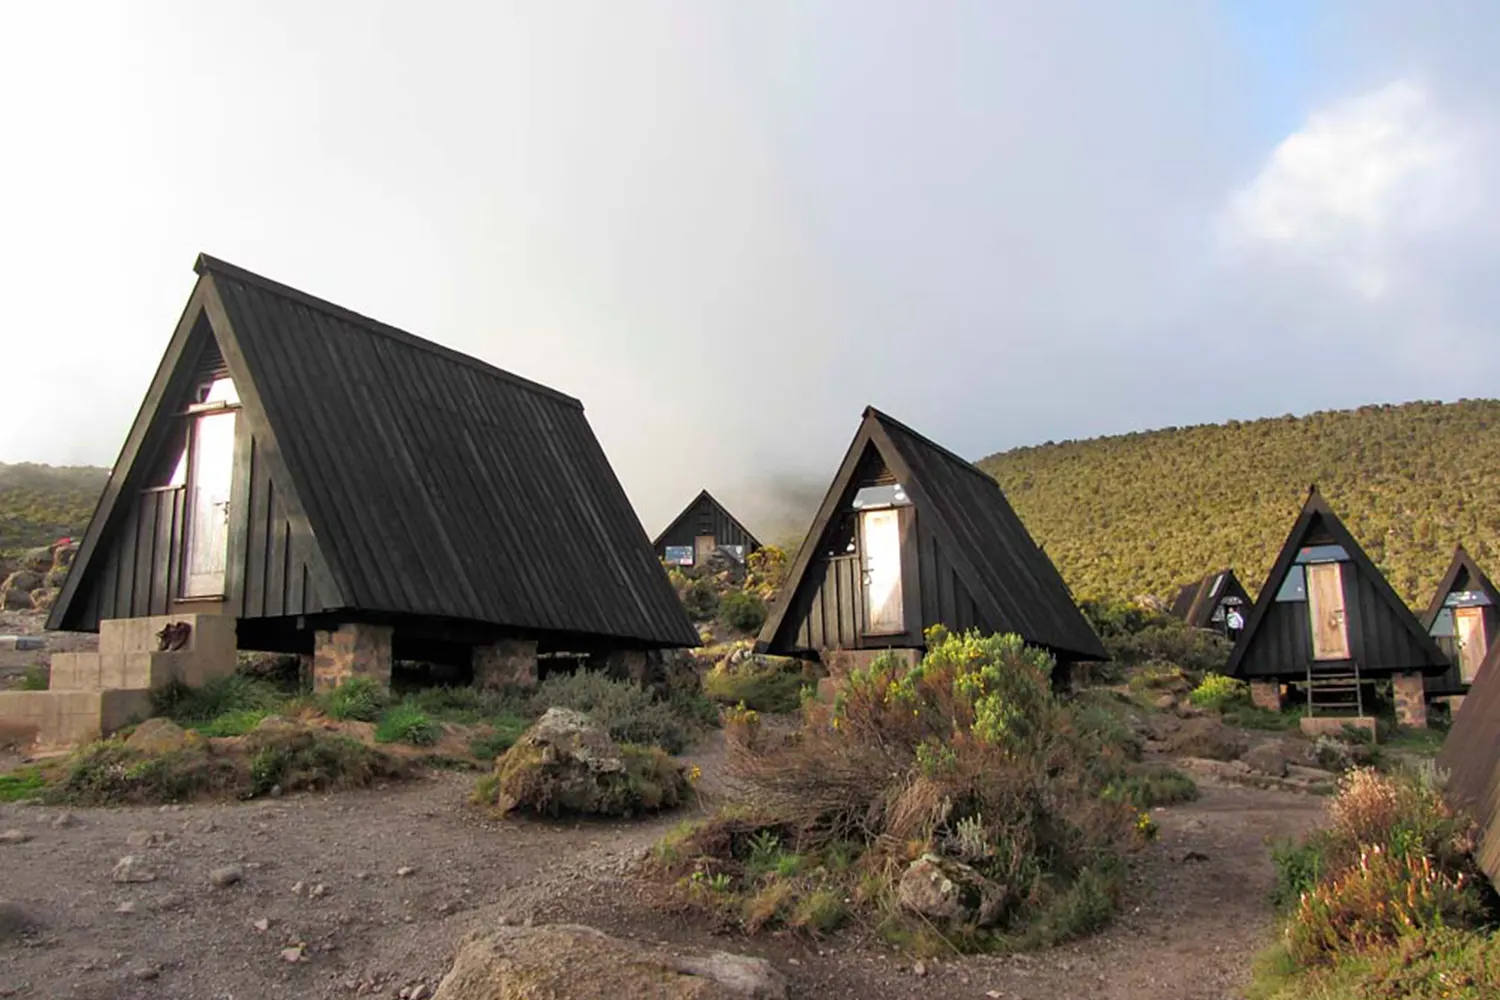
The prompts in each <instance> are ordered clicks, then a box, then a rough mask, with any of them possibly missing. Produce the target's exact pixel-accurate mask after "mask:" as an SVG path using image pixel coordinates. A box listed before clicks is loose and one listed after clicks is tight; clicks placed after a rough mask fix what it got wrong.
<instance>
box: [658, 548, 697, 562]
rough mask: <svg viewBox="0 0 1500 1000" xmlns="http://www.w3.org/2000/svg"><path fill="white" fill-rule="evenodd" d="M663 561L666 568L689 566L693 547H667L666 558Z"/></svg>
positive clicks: (691, 560)
mask: <svg viewBox="0 0 1500 1000" xmlns="http://www.w3.org/2000/svg"><path fill="white" fill-rule="evenodd" d="M664 561H665V562H666V564H667V565H668V566H691V565H692V564H693V547H692V546H691V545H668V546H667V557H666V559H665V560H664Z"/></svg>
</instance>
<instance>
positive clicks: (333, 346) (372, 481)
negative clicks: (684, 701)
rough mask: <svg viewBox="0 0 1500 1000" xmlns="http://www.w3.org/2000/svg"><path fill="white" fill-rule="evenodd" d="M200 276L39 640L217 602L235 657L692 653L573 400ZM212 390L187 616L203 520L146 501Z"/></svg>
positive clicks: (689, 634) (216, 271)
mask: <svg viewBox="0 0 1500 1000" xmlns="http://www.w3.org/2000/svg"><path fill="white" fill-rule="evenodd" d="M196 270H197V272H198V275H199V278H198V282H197V285H196V286H195V287H194V290H193V293H192V295H191V297H190V298H189V301H188V304H187V307H186V309H185V310H184V312H183V315H182V318H181V320H180V321H179V323H178V326H177V329H176V332H175V333H174V335H173V337H172V341H171V343H170V344H169V345H168V348H167V351H166V354H165V355H164V357H163V359H162V363H161V365H160V367H159V368H158V370H157V373H156V376H155V378H154V379H153V380H152V384H151V388H150V391H149V392H148V393H147V396H146V399H145V401H144V402H143V404H142V407H141V410H140V412H139V414H138V415H137V417H136V420H135V423H134V425H133V426H132V428H131V430H130V434H129V436H128V437H127V439H126V443H125V446H124V448H123V449H122V451H121V454H120V457H119V459H118V460H117V462H116V463H115V467H114V469H113V471H112V473H111V475H110V479H109V483H108V485H107V486H106V488H105V491H104V493H103V495H102V497H101V499H100V502H99V505H98V508H97V509H96V511H95V514H94V517H93V520H92V521H91V522H90V525H89V528H88V531H87V532H86V534H85V536H84V538H83V541H82V544H81V545H80V549H79V554H78V558H77V560H76V561H75V564H74V567H73V569H72V571H71V572H70V573H69V574H68V579H67V583H66V585H65V587H64V588H63V590H62V593H61V594H60V596H59V599H58V601H57V604H56V605H55V606H54V608H53V610H52V614H51V617H50V619H49V625H50V626H51V627H54V628H64V629H75V630H94V629H97V627H98V623H99V621H100V620H102V619H107V618H130V617H143V616H146V615H154V614H175V613H179V612H181V611H185V610H199V611H202V610H207V609H206V608H204V607H202V605H203V604H204V603H205V601H207V602H209V603H212V602H214V601H217V602H218V604H219V607H218V608H215V609H213V610H214V611H215V612H216V613H227V614H233V615H234V616H235V617H236V618H237V619H238V620H239V622H240V633H241V645H242V646H243V647H246V648H277V646H276V645H271V643H272V642H275V643H278V644H280V645H283V646H284V645H286V644H287V635H288V634H289V632H296V633H302V632H306V631H307V630H308V629H309V628H311V627H312V626H314V625H316V624H317V623H318V622H319V621H321V620H323V619H325V618H326V617H327V616H331V615H336V616H337V617H338V618H339V619H340V620H368V621H377V622H385V623H397V624H398V635H400V634H401V628H402V627H403V624H404V626H409V627H410V630H411V631H412V632H413V633H414V634H415V633H416V632H417V631H419V626H420V627H421V628H425V629H426V631H427V633H428V634H431V635H438V636H441V637H443V638H445V639H446V638H448V637H454V638H455V641H462V642H468V641H474V642H478V641H490V640H494V639H496V638H503V637H507V636H516V637H527V638H535V639H537V641H539V642H540V643H541V644H542V648H543V649H546V648H548V646H549V645H551V646H552V647H555V648H563V647H565V646H566V647H569V648H571V647H574V646H578V645H580V644H581V645H585V646H586V645H589V644H591V643H598V644H600V645H602V646H607V647H610V648H623V647H632V646H640V647H653V646H691V645H694V644H696V642H697V636H696V632H695V630H694V629H693V628H692V625H691V623H690V622H689V620H688V619H687V616H686V614H685V612H684V611H683V609H682V606H681V603H680V602H679V601H678V600H677V598H676V595H675V594H674V593H673V591H672V588H671V585H670V583H669V582H668V581H667V579H666V577H665V574H664V573H663V572H662V570H661V566H660V564H659V563H658V562H657V560H656V559H655V557H654V555H653V553H652V551H651V546H650V542H649V540H648V539H647V538H646V535H645V532H644V530H643V529H642V528H641V525H640V522H639V521H638V520H637V519H636V517H635V514H634V511H633V510H632V508H631V506H630V504H629V501H628V499H627V498H626V496H625V493H624V490H623V489H622V488H621V486H620V484H619V481H618V479H617V478H616V477H615V475H614V472H613V470H612V469H611V468H610V466H609V463H608V460H607V459H606V458H605V456H604V453H603V451H602V449H600V447H599V444H598V441H597V439H596V438H595V437H594V435H593V431H592V429H591V428H590V427H589V426H588V422H587V419H586V418H585V417H584V413H583V407H582V404H580V403H579V402H578V400H576V399H573V398H572V397H569V396H566V395H564V394H562V393H559V392H556V391H555V390H552V389H549V388H547V387H545V386H541V385H538V384H536V383H533V382H529V381H527V380H525V379H521V378H518V377H517V376H514V375H511V374H510V373H508V372H504V371H501V370H500V369H497V368H493V367H492V366H490V365H487V364H485V363H483V362H481V361H478V360H476V359H474V358H470V357H467V356H465V355H463V354H460V353H458V352H456V351H452V350H449V349H447V348H444V347H442V346H440V345H437V344H434V343H432V342H430V341H426V340H423V339H421V338H418V337H415V336H413V335H411V334H409V333H406V332H404V331H401V330H397V329H395V328H393V327H389V326H386V325H385V324H382V323H379V322H376V321H374V320H371V319H368V318H366V317H364V316H360V315H358V314H356V313H353V312H350V311H349V310H346V309H343V308H341V307H339V306H336V305H333V304H332V303H329V302H325V301H323V300H320V299H317V298H314V297H312V296H310V295H307V294H305V293H303V292H300V291H297V290H296V289H293V288H289V287H287V286H285V285H281V284H278V283H276V282H272V281H269V280H267V279H265V278H262V277H260V276H258V275H254V274H251V273H250V272H248V271H244V270H242V269H240V268H237V267H234V266H233V265H230V264H225V263H223V262H221V261H217V260H214V259H212V258H209V257H206V256H204V257H200V258H199V260H198V263H197V265H196ZM215 366H216V367H217V370H220V371H221V373H222V374H223V375H224V376H227V378H228V379H229V380H232V385H233V390H234V394H235V397H236V398H235V399H233V400H232V401H230V402H228V403H226V404H224V405H225V409H226V411H233V412H235V413H237V417H236V418H235V424H234V439H233V453H232V470H226V472H225V475H226V476H228V477H230V478H232V488H229V489H228V493H227V496H226V497H225V499H224V502H223V503H222V504H220V505H219V507H218V508H216V510H217V511H218V513H219V515H220V516H221V517H222V519H223V522H224V528H223V529H222V530H223V531H224V532H225V533H226V534H227V543H226V545H225V549H226V552H227V554H226V555H225V556H224V557H223V562H224V563H225V565H223V566H222V567H221V572H222V578H223V586H222V593H219V594H210V595H202V594H197V595H192V596H191V597H189V596H188V595H186V594H185V593H184V591H183V590H182V587H181V582H182V579H183V578H184V577H185V576H188V575H190V574H189V573H188V571H187V570H186V569H185V568H184V567H187V566H188V565H189V563H191V562H192V560H191V558H189V556H190V555H191V554H190V553H189V554H185V553H184V551H183V549H184V548H191V547H192V546H191V539H190V538H189V537H188V536H187V535H186V534H185V533H184V527H183V526H184V524H185V523H187V524H190V523H193V518H194V517H197V516H198V515H197V514H196V513H194V508H193V502H194V501H193V500H192V499H191V497H189V496H185V495H184V487H183V484H182V483H180V482H177V481H176V480H173V479H169V480H168V481H166V482H159V479H160V477H161V475H162V470H163V469H165V468H169V467H170V466H171V465H172V461H171V455H172V454H173V453H174V450H175V449H177V448H178V447H180V442H181V441H182V440H183V437H184V430H183V424H184V421H185V419H186V420H195V419H196V418H197V417H198V416H200V415H201V411H202V406H201V405H200V406H199V407H197V408H195V407H194V406H193V405H192V402H191V401H192V400H193V399H194V398H195V396H194V394H195V392H197V391H198V387H199V386H201V385H202V384H203V379H204V373H205V371H206V369H207V368H209V367H215ZM185 402H186V403H188V404H189V405H188V406H187V411H188V412H184V403H185ZM195 426H196V425H195ZM205 453H206V452H205ZM195 461H196V460H195ZM224 461H225V463H226V464H231V461H230V459H228V458H225V459H224ZM190 464H191V463H190ZM187 493H189V494H195V493H201V490H200V489H199V488H198V487H197V486H194V487H193V488H192V489H190V490H187ZM205 537H207V536H206V535H205ZM185 605H192V607H191V608H187V607H185ZM270 623H275V624H270ZM247 636H248V637H249V638H250V640H251V642H255V641H256V640H265V641H264V642H261V643H260V644H258V645H252V644H251V642H247V641H246V639H247ZM296 642H297V643H299V644H303V643H302V641H301V639H297V640H296Z"/></svg>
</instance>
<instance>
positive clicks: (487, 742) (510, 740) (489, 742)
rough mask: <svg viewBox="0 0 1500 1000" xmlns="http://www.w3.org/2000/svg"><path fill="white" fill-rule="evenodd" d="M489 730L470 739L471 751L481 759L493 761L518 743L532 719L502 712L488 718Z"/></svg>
mask: <svg viewBox="0 0 1500 1000" xmlns="http://www.w3.org/2000/svg"><path fill="white" fill-rule="evenodd" d="M486 721H487V723H488V726H489V729H488V731H486V732H481V733H479V734H478V735H476V736H474V737H473V738H471V739H470V740H469V752H470V753H472V754H473V755H474V756H475V757H478V758H479V759H480V760H488V761H493V760H494V759H495V758H496V757H498V756H500V755H501V754H503V753H504V752H505V751H507V750H509V749H510V748H511V747H513V746H515V745H516V740H518V739H520V738H521V735H522V734H523V733H525V732H526V729H527V727H529V726H530V725H531V720H530V719H528V718H526V717H525V716H521V715H511V714H502V715H497V716H495V717H494V718H491V719H488V720H486Z"/></svg>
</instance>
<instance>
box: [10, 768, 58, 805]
mask: <svg viewBox="0 0 1500 1000" xmlns="http://www.w3.org/2000/svg"><path fill="white" fill-rule="evenodd" d="M46 787H47V779H46V778H45V777H44V776H43V775H42V772H41V770H40V769H39V768H35V767H18V768H16V769H15V770H14V771H10V772H8V773H6V774H0V802H19V801H20V800H22V799H35V798H39V797H41V795H42V792H43V791H44V790H45V789H46Z"/></svg>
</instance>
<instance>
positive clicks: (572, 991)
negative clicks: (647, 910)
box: [433, 924, 786, 1000]
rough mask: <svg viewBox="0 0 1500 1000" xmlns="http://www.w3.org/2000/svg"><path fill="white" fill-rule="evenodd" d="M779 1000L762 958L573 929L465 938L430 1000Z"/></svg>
mask: <svg viewBox="0 0 1500 1000" xmlns="http://www.w3.org/2000/svg"><path fill="white" fill-rule="evenodd" d="M584 996H589V997H609V998H610V1000H785V998H786V980H785V979H784V978H783V977H782V975H781V974H780V973H779V972H777V971H776V969H775V968H774V967H773V966H772V965H771V963H770V962H767V961H766V960H765V959H763V958H746V957H744V956H741V955H730V954H726V953H723V952H714V953H711V954H706V955H705V954H695V955H678V954H675V953H674V952H671V951H668V950H666V949H664V948H660V947H655V946H651V945H646V944H641V943H637V942H631V941H621V940H619V939H617V938H612V937H610V936H609V935H607V934H604V933H602V932H600V931H596V930H594V929H593V928H592V927H583V926H580V925H576V924H552V925H544V926H540V927H501V928H499V929H497V930H495V931H492V932H489V933H481V934H476V935H472V936H470V937H469V938H468V939H467V940H466V941H465V942H464V943H463V945H462V946H461V947H460V948H459V950H458V955H457V957H455V959H454V961H453V968H452V969H450V970H449V972H448V974H447V975H446V976H444V977H443V981H442V982H441V983H440V984H439V985H438V988H437V993H435V994H434V995H433V1000H571V998H573V997H584Z"/></svg>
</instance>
